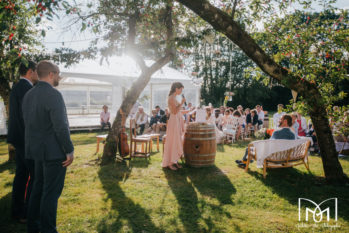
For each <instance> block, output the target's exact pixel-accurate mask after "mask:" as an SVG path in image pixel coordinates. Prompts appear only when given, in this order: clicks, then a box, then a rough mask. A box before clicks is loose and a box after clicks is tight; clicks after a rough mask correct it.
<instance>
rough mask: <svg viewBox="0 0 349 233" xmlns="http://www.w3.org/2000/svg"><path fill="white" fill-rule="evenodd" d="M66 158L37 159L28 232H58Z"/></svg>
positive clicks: (29, 208)
mask: <svg viewBox="0 0 349 233" xmlns="http://www.w3.org/2000/svg"><path fill="white" fill-rule="evenodd" d="M63 161H64V160H63V159H62V160H52V161H38V160H36V161H35V175H36V177H35V181H34V187H33V190H32V194H31V197H30V201H29V206H28V222H27V224H28V232H30V233H31V232H42V233H49V232H50V233H51V232H57V229H56V217H57V205H58V199H59V197H60V195H61V194H62V190H63V187H64V179H65V174H66V171H67V168H65V167H63V166H62V162H63Z"/></svg>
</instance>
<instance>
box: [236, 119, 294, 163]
mask: <svg viewBox="0 0 349 233" xmlns="http://www.w3.org/2000/svg"><path fill="white" fill-rule="evenodd" d="M291 126H292V117H291V116H290V115H283V116H282V117H281V120H280V124H279V127H280V129H278V130H275V131H274V133H273V135H272V136H271V138H270V140H276V139H286V140H295V139H296V136H295V134H294V133H293V132H292V130H291V129H290V127H291ZM247 156H248V148H246V151H245V155H244V157H243V158H242V160H236V161H235V162H236V163H237V164H238V165H239V166H240V167H246V162H247ZM251 162H253V161H251Z"/></svg>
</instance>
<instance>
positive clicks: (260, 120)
mask: <svg viewBox="0 0 349 233" xmlns="http://www.w3.org/2000/svg"><path fill="white" fill-rule="evenodd" d="M256 110H257V115H258V126H260V125H262V126H263V122H264V111H263V107H262V106H260V105H257V106H256Z"/></svg>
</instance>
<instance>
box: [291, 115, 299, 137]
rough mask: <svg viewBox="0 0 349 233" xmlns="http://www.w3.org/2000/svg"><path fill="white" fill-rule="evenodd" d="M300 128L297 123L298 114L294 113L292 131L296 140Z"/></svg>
mask: <svg viewBox="0 0 349 233" xmlns="http://www.w3.org/2000/svg"><path fill="white" fill-rule="evenodd" d="M298 128H299V124H298V122H297V113H295V112H294V113H292V127H291V129H292V131H293V133H294V134H295V135H296V138H298Z"/></svg>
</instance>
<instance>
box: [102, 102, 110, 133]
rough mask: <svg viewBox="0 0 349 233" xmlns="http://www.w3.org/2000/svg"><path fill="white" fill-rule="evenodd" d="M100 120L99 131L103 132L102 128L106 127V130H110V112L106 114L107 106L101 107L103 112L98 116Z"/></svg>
mask: <svg viewBox="0 0 349 233" xmlns="http://www.w3.org/2000/svg"><path fill="white" fill-rule="evenodd" d="M100 118H101V126H102V128H101V130H102V131H103V130H104V127H106V126H108V129H109V130H110V127H111V125H110V122H109V119H110V112H108V106H107V105H103V111H102V112H101V114H100Z"/></svg>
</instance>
